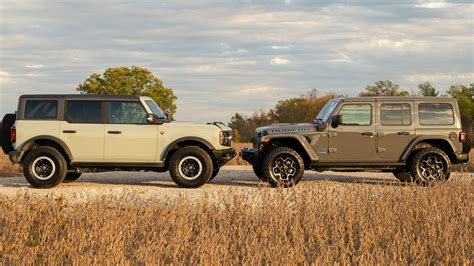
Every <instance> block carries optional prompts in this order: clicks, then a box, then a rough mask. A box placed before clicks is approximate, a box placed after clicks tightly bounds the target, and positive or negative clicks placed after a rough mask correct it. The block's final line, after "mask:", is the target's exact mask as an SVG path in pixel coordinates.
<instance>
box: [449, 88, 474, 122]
mask: <svg viewBox="0 0 474 266" xmlns="http://www.w3.org/2000/svg"><path fill="white" fill-rule="evenodd" d="M447 93H448V95H450V96H452V97H454V98H456V99H457V100H458V105H459V111H460V112H461V114H462V115H464V116H467V117H469V118H470V119H471V121H474V101H473V99H472V97H473V95H474V83H471V84H469V86H467V85H463V84H456V85H452V86H451V87H449V89H448V91H447Z"/></svg>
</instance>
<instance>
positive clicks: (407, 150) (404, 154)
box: [400, 136, 456, 161]
mask: <svg viewBox="0 0 474 266" xmlns="http://www.w3.org/2000/svg"><path fill="white" fill-rule="evenodd" d="M427 140H443V141H446V142H447V143H448V144H449V146H450V147H451V150H452V151H455V150H456V148H455V147H454V146H453V143H452V141H451V139H450V138H448V137H445V136H420V137H417V138H414V139H413V140H412V141H411V142H410V143H409V144H408V146H407V147H406V148H405V150H404V151H403V152H402V155H401V156H400V161H406V160H407V159H408V156H410V153H411V151H412V150H413V148H415V146H416V144H418V143H420V142H423V141H427Z"/></svg>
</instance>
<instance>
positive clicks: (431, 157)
mask: <svg viewBox="0 0 474 266" xmlns="http://www.w3.org/2000/svg"><path fill="white" fill-rule="evenodd" d="M450 169H451V161H450V160H449V157H448V155H446V153H445V152H444V151H442V150H441V149H439V148H435V147H432V148H424V149H419V150H416V151H415V153H414V154H413V157H412V159H411V161H410V162H409V170H410V172H411V173H412V175H413V179H414V180H415V181H416V182H417V183H420V184H423V185H427V184H430V183H433V182H437V181H446V180H448V179H449V175H450V173H451V170H450Z"/></svg>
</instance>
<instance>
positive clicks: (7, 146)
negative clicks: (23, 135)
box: [2, 114, 16, 154]
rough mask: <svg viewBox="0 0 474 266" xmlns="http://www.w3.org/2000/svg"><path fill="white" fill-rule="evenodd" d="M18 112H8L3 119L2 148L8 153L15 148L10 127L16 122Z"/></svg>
mask: <svg viewBox="0 0 474 266" xmlns="http://www.w3.org/2000/svg"><path fill="white" fill-rule="evenodd" d="M15 120H16V114H6V115H5V116H4V117H3V119H2V150H3V152H4V153H5V154H8V153H9V152H11V151H12V150H13V146H12V140H11V134H10V128H11V127H12V126H13V124H15Z"/></svg>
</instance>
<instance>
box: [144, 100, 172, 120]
mask: <svg viewBox="0 0 474 266" xmlns="http://www.w3.org/2000/svg"><path fill="white" fill-rule="evenodd" d="M145 102H146V105H148V107H149V108H150V109H151V111H152V112H153V113H154V114H155V115H157V116H158V117H159V118H167V117H166V114H165V112H163V111H162V110H161V109H160V107H158V105H157V104H156V103H155V102H154V101H153V100H145Z"/></svg>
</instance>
